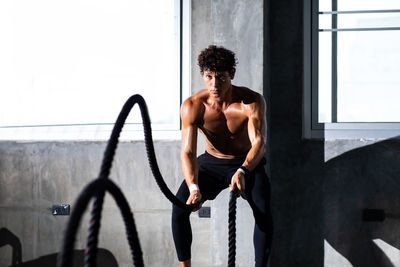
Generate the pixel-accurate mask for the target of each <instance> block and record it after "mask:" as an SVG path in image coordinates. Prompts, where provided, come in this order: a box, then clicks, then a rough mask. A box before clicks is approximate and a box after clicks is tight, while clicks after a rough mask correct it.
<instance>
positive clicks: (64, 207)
mask: <svg viewBox="0 0 400 267" xmlns="http://www.w3.org/2000/svg"><path fill="white" fill-rule="evenodd" d="M69 212H70V205H69V204H54V205H53V207H52V208H51V213H52V214H53V215H69Z"/></svg>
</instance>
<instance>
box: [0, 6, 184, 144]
mask: <svg viewBox="0 0 400 267" xmlns="http://www.w3.org/2000/svg"><path fill="white" fill-rule="evenodd" d="M181 9H182V6H181V1H177V0H152V1H126V0H118V1H106V0H103V1H98V0H73V1H51V0H38V1H30V0H19V1H11V0H9V1H1V2H0V38H1V41H0V88H1V98H0V127H1V128H0V131H3V132H4V131H6V130H8V131H10V129H12V130H13V131H21V130H22V128H40V127H43V128H47V129H50V128H49V127H53V128H52V129H51V131H53V132H54V131H61V132H62V131H64V130H54V129H55V128H54V127H59V126H63V127H65V126H66V127H75V128H73V129H78V128H79V129H91V130H89V131H94V132H96V131H102V126H104V125H105V126H109V127H106V129H105V131H106V132H108V131H109V128H110V127H111V126H112V124H113V123H114V122H115V120H116V118H117V115H118V113H119V111H120V110H121V108H122V105H123V104H124V102H125V101H126V100H127V99H128V97H129V96H131V95H133V94H141V95H142V96H143V97H144V98H145V100H146V102H147V105H148V108H149V113H150V116H151V120H152V125H153V129H155V130H179V125H180V119H179V107H180V103H181V93H182V88H181V84H182V83H181V71H180V69H181V62H182V61H181V55H182V47H181V43H182V42H181V40H182V39H181V38H182V36H181V14H182V13H181ZM131 114H132V115H130V117H129V118H128V121H127V122H128V123H129V124H130V125H129V127H130V129H141V128H140V127H141V125H137V124H140V123H141V119H140V116H139V112H138V108H136V110H134V111H133V112H132V113H131ZM93 126H94V127H95V128H93ZM77 127H78V128H77ZM68 131H75V130H71V129H70V130H67V132H68ZM79 131H82V130H79ZM83 131H86V130H83ZM88 136H90V135H88ZM27 139H29V137H27ZM89 139H90V138H89Z"/></svg>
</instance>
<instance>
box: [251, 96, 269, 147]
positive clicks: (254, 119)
mask: <svg viewBox="0 0 400 267" xmlns="http://www.w3.org/2000/svg"><path fill="white" fill-rule="evenodd" d="M265 106H266V105H265V100H264V98H263V97H262V96H260V99H259V100H258V101H257V102H256V103H255V104H254V107H253V108H252V110H251V112H250V115H249V121H248V126H247V127H248V134H249V138H250V141H251V143H252V144H254V143H255V142H257V141H263V142H264V143H265V142H266V133H267V129H266V128H267V120H266V113H265V112H266V107H265Z"/></svg>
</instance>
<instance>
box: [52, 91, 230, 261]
mask: <svg viewBox="0 0 400 267" xmlns="http://www.w3.org/2000/svg"><path fill="white" fill-rule="evenodd" d="M136 103H137V104H138V105H139V108H140V112H141V115H142V122H143V129H144V138H145V144H146V152H147V158H148V161H149V164H150V168H151V171H152V173H153V176H154V178H155V180H156V182H157V184H158V186H159V188H160V190H161V192H162V193H163V194H164V195H165V196H166V197H167V198H168V200H169V201H170V202H172V203H173V204H174V205H176V206H178V207H180V208H182V209H185V210H187V211H192V210H194V209H196V208H197V207H198V206H199V204H200V202H198V203H196V204H192V205H186V204H184V203H182V202H181V201H180V200H179V199H178V198H176V196H175V195H174V194H173V193H172V192H171V191H170V190H169V188H168V186H167V185H166V183H165V181H164V179H163V177H162V175H161V173H160V170H159V168H158V164H157V160H156V156H155V152H154V145H153V138H152V132H151V123H150V117H149V114H148V110H147V106H146V102H145V101H144V99H143V97H142V96H140V95H133V96H131V97H130V98H129V99H128V100H127V101H126V103H125V104H124V106H123V108H122V110H121V112H120V114H119V116H118V119H117V121H116V123H115V125H114V128H113V130H112V133H111V136H110V139H109V141H108V144H107V147H106V150H105V152H104V156H103V162H102V165H101V170H100V174H99V177H98V179H96V180H95V181H93V182H92V183H90V184H89V185H88V186H87V187H86V188H85V190H84V191H83V192H82V193H81V195H79V197H78V200H77V203H76V204H75V208H74V210H73V212H72V213H71V218H70V220H69V223H68V226H67V230H66V232H65V236H64V242H63V249H62V252H61V257H59V261H58V266H59V267H67V266H68V267H69V266H70V265H71V257H72V251H73V247H74V242H75V235H76V233H77V229H78V227H79V223H80V220H81V218H82V216H83V212H84V211H85V210H86V207H87V205H88V202H89V201H90V200H91V198H94V199H95V200H94V203H93V208H92V212H91V216H92V217H91V220H90V227H89V234H88V239H87V249H86V251H85V254H86V255H85V267H91V266H96V255H97V243H98V234H99V229H100V219H101V210H102V206H103V201H104V195H105V191H109V192H110V193H111V194H112V195H113V197H114V198H115V200H116V202H117V204H118V207H119V208H120V209H121V212H122V215H123V218H124V222H125V227H126V232H127V236H128V241H129V245H130V249H131V253H132V258H133V261H134V265H135V266H139V267H141V266H143V257H142V251H141V248H140V243H139V238H138V235H137V231H136V226H135V223H134V220H133V214H132V212H131V211H130V208H129V204H128V203H127V201H126V199H125V197H124V196H123V194H122V192H121V191H120V190H119V188H118V187H117V186H116V185H115V184H114V183H112V182H111V181H110V180H109V179H108V177H109V174H110V170H111V166H112V162H113V158H114V155H115V151H116V148H117V144H118V138H119V136H120V133H121V131H122V128H123V126H124V124H125V121H126V118H127V117H128V115H129V112H130V111H131V109H132V107H133V106H134V105H135V104H136ZM99 187H100V188H99ZM121 199H123V200H121ZM234 203H235V205H236V196H235V201H234ZM122 206H123V207H124V208H122ZM125 210H126V211H129V212H124V211H125ZM229 212H230V213H231V208H229ZM233 212H234V215H233V216H231V214H230V215H229V224H230V226H229V229H231V224H232V223H231V217H232V218H233V228H234V232H233V237H231V230H229V240H230V242H229V246H231V244H233V246H234V248H233V250H232V249H231V247H229V252H231V251H233V253H235V250H236V240H235V239H236V227H235V226H234V224H235V216H236V206H235V207H234V210H233ZM231 240H232V241H233V242H231ZM230 255H231V254H230ZM230 258H231V256H229V259H230ZM234 261H235V257H234V256H233V265H229V266H234Z"/></svg>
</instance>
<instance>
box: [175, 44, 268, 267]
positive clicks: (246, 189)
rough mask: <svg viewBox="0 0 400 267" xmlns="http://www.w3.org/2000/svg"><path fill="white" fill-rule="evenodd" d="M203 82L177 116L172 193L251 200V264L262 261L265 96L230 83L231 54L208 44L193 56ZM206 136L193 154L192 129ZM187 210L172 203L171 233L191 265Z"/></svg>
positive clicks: (195, 198) (189, 199) (190, 200)
mask: <svg viewBox="0 0 400 267" xmlns="http://www.w3.org/2000/svg"><path fill="white" fill-rule="evenodd" d="M198 64H199V66H200V71H201V74H202V76H203V80H204V83H205V85H206V88H207V89H205V90H202V91H200V92H198V93H196V94H195V95H193V96H191V97H189V98H188V99H186V100H185V102H184V103H183V105H182V108H181V117H182V151H181V161H182V172H183V175H184V177H185V181H183V182H182V185H181V186H180V188H179V190H178V193H177V195H176V196H177V197H178V198H179V199H180V200H181V201H183V202H186V203H187V204H194V203H196V202H199V201H200V202H204V201H206V200H211V199H214V198H215V197H216V196H217V195H218V194H219V193H220V192H221V191H222V190H223V189H225V188H227V187H228V186H229V190H230V191H233V190H235V189H237V192H238V194H240V195H241V196H242V197H243V198H244V199H246V200H247V201H248V203H249V204H250V206H251V208H252V210H253V214H254V218H255V222H256V223H255V227H254V237H253V242H254V249H255V266H266V264H267V260H268V256H269V250H270V245H271V234H272V220H271V214H270V209H269V194H270V193H269V181H268V177H267V176H266V174H265V170H264V166H263V165H265V158H264V155H265V152H266V113H265V112H266V107H265V100H264V98H263V97H262V96H261V95H260V94H258V93H256V92H254V91H252V90H250V89H248V88H245V87H238V86H234V85H232V84H231V80H232V79H233V78H234V76H235V66H236V59H235V54H234V53H233V52H232V51H229V50H227V49H225V48H223V47H217V46H209V47H208V48H207V49H205V50H203V51H202V52H201V53H200V55H199V57H198ZM198 131H200V132H201V133H202V134H203V135H204V136H205V139H206V143H207V146H206V152H205V153H204V154H202V155H201V156H199V157H198V158H197V151H196V150H197V132H198ZM189 215H190V212H187V211H184V210H183V209H180V208H179V207H177V206H173V211H172V233H173V237H174V242H175V247H176V251H177V254H178V259H179V261H180V266H190V265H191V261H190V259H191V243H192V231H191V226H190V221H189Z"/></svg>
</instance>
